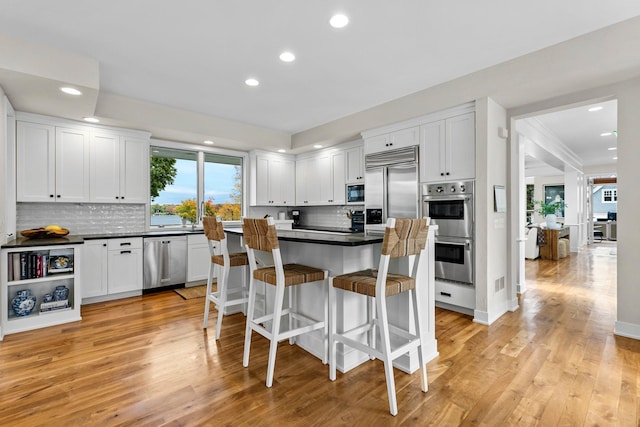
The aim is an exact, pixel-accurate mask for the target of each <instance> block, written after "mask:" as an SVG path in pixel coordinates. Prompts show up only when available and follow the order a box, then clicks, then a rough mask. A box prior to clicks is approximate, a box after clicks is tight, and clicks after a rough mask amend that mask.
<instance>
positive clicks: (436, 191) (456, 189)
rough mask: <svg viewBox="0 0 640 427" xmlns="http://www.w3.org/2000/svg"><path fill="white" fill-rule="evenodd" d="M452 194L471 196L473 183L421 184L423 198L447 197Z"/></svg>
mask: <svg viewBox="0 0 640 427" xmlns="http://www.w3.org/2000/svg"><path fill="white" fill-rule="evenodd" d="M452 194H471V195H473V181H459V182H443V183H441V184H422V195H423V196H447V195H452Z"/></svg>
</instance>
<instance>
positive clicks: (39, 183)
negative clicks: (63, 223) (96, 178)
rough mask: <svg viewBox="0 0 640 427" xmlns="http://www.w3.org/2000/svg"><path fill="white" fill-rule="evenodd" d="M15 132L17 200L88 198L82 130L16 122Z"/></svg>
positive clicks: (85, 141) (84, 133) (86, 137)
mask: <svg viewBox="0 0 640 427" xmlns="http://www.w3.org/2000/svg"><path fill="white" fill-rule="evenodd" d="M17 132H18V135H17V144H16V147H17V153H16V157H17V159H16V161H17V167H16V172H17V177H16V190H17V193H16V198H17V201H19V202H54V201H55V202H67V203H69V202H74V203H77V202H87V201H89V134H88V132H87V131H86V130H84V129H79V128H78V129H75V128H65V127H55V126H51V125H46V124H38V123H30V122H22V121H19V122H18V123H17Z"/></svg>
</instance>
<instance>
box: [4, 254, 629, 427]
mask: <svg viewBox="0 0 640 427" xmlns="http://www.w3.org/2000/svg"><path fill="white" fill-rule="evenodd" d="M611 251H615V246H611V245H599V244H595V245H593V246H591V247H590V248H589V249H587V250H585V251H583V252H582V253H580V254H572V255H571V256H570V257H568V258H565V259H563V260H560V261H540V260H538V261H527V277H528V278H530V279H531V280H530V281H529V290H528V291H527V292H526V293H525V294H524V295H523V296H521V299H520V302H521V306H520V309H519V310H518V311H517V312H514V313H507V314H506V315H504V316H503V317H502V318H500V319H499V320H498V321H496V322H495V323H494V324H493V325H491V326H490V327H485V326H482V325H478V324H475V323H473V322H472V321H471V318H470V317H469V316H464V315H460V314H457V313H453V312H450V311H445V310H438V311H437V313H436V322H437V327H436V332H437V339H438V347H439V351H440V356H439V357H438V358H437V359H435V360H433V361H431V362H430V363H429V365H428V368H429V387H430V388H429V392H428V393H426V394H424V393H422V392H421V391H420V381H419V378H418V375H417V373H416V374H415V375H412V376H410V375H407V374H405V373H402V372H400V371H397V370H396V374H395V377H396V383H397V384H396V387H397V393H398V407H399V414H398V416H397V417H392V416H391V415H390V414H389V412H388V406H387V396H386V389H385V382H384V371H383V367H382V364H381V363H380V362H379V361H372V362H369V363H366V364H364V365H363V366H360V367H358V368H356V369H355V370H353V371H351V372H348V373H347V374H345V375H342V374H340V373H339V374H338V379H337V380H336V381H335V382H331V381H329V379H328V367H327V366H325V365H323V364H322V363H321V362H320V361H319V360H318V359H316V358H314V357H313V356H310V355H309V354H307V353H306V352H305V351H303V350H301V349H299V348H297V347H295V346H289V345H288V344H286V343H282V344H280V347H279V350H278V359H277V362H276V371H275V380H274V385H273V388H271V389H267V388H266V387H265V385H264V381H265V375H266V364H267V342H266V340H265V339H263V338H261V337H257V336H256V334H254V341H253V345H252V350H251V361H250V366H249V368H243V367H242V345H243V341H242V340H243V334H244V317H243V316H242V315H233V316H228V317H227V318H225V321H224V324H223V330H222V337H221V339H220V341H219V342H216V341H215V340H214V339H213V335H214V333H213V329H212V330H211V331H209V332H208V333H207V332H204V331H203V329H202V328H201V322H202V309H203V304H204V301H203V300H202V299H194V300H183V299H182V298H181V297H180V296H178V295H177V294H175V293H174V292H164V293H160V294H155V295H150V296H145V297H138V298H129V299H126V300H121V301H116V302H108V303H100V304H93V305H89V306H85V307H83V309H82V315H83V320H82V321H81V322H76V323H73V324H68V325H63V326H59V327H51V328H47V329H43V330H38V331H33V332H26V333H21V334H15V335H9V336H6V337H5V340H4V341H3V342H1V343H0V425H2V426H19V425H25V426H39V425H48V426H58V425H65V426H67V425H81V426H92V425H99V426H110V425H136V426H159V425H170V426H178V425H181V426H182V425H184V426H192V425H216V426H218V425H247V426H248V425H251V426H255V425H265V426H266V425H269V426H273V425H300V426H309V425H312V426H315V425H318V426H319V425H357V426H359V425H362V426H381V425H411V426H413V425H420V426H421V425H438V426H442V425H452V426H453V425H487V426H502V425H524V426H527V425H540V426H555V425H578V426H582V425H601V426H603V425H620V426H636V425H639V423H640V341H635V340H631V339H627V338H622V337H616V336H614V335H613V333H612V331H613V326H614V321H615V317H616V316H615V306H616V304H615V283H616V270H615V263H616V259H615V256H612V255H611ZM536 276H537V279H535V277H536ZM213 316H214V317H215V314H213ZM210 323H211V324H214V321H213V320H212V319H210Z"/></svg>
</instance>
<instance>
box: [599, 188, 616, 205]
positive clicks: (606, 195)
mask: <svg viewBox="0 0 640 427" xmlns="http://www.w3.org/2000/svg"><path fill="white" fill-rule="evenodd" d="M617 202H618V190H616V189H612V188H605V189H604V190H602V203H617Z"/></svg>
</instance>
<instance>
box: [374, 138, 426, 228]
mask: <svg viewBox="0 0 640 427" xmlns="http://www.w3.org/2000/svg"><path fill="white" fill-rule="evenodd" d="M417 160H418V147H407V148H402V149H399V150H391V151H385V152H382V153H374V154H368V155H367V156H366V157H365V207H366V221H367V225H372V227H369V229H371V230H373V229H378V228H379V227H380V226H379V225H378V224H384V223H385V222H386V221H387V219H388V218H390V217H395V218H416V217H418V215H419V208H420V206H419V203H420V197H419V191H418V190H419V187H418V163H417ZM371 220H373V221H371Z"/></svg>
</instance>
